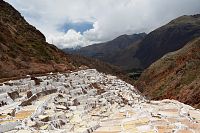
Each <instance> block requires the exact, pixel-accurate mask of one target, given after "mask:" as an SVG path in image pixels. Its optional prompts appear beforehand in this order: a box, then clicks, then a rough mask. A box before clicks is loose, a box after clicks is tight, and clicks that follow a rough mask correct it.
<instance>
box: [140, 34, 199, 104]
mask: <svg viewBox="0 0 200 133" xmlns="http://www.w3.org/2000/svg"><path fill="white" fill-rule="evenodd" d="M136 86H137V88H138V89H139V90H140V91H141V92H142V93H143V94H144V95H146V96H147V97H149V98H150V99H156V100H158V99H164V98H169V99H176V100H179V101H181V102H183V103H187V104H190V105H192V106H194V107H197V108H200V37H199V38H197V39H195V40H193V41H191V42H189V43H187V44H186V45H185V46H184V47H183V48H182V49H180V50H178V51H175V52H171V53H168V54H167V55H165V56H163V57H162V58H161V59H159V60H158V61H156V62H155V63H153V64H152V65H151V66H150V67H149V68H147V69H146V70H145V71H144V72H143V73H142V75H141V77H140V78H139V80H138V81H137V83H136Z"/></svg>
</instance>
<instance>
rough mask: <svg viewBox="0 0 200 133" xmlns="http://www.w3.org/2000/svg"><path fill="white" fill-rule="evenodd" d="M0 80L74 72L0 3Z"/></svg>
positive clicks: (60, 54)
mask: <svg viewBox="0 0 200 133" xmlns="http://www.w3.org/2000/svg"><path fill="white" fill-rule="evenodd" d="M0 9H1V10H0V78H6V77H13V76H19V75H25V74H28V73H29V74H32V73H45V72H49V71H65V70H68V69H74V66H73V65H72V64H71V63H70V62H69V61H68V57H67V56H65V54H64V53H63V52H61V51H60V50H58V49H57V48H56V47H55V46H53V45H51V44H48V43H46V40H45V37H44V35H43V34H42V33H41V32H40V31H38V30H37V29H36V28H35V27H33V26H31V25H29V24H28V23H27V22H26V21H25V19H24V18H23V17H22V16H21V15H20V13H19V12H18V11H17V10H15V9H14V8H13V7H12V6H11V5H9V4H8V3H6V2H4V1H3V0H1V1H0Z"/></svg>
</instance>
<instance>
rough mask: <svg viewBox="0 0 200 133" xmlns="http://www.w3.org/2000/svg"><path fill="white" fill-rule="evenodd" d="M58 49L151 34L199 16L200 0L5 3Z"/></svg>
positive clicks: (27, 0) (11, 0)
mask: <svg viewBox="0 0 200 133" xmlns="http://www.w3.org/2000/svg"><path fill="white" fill-rule="evenodd" d="M5 1H7V2H8V3H10V4H11V5H13V6H14V7H15V8H16V9H17V10H18V11H19V12H20V13H21V14H22V16H24V17H25V19H26V20H27V21H28V22H29V23H30V24H32V25H34V26H35V27H36V28H37V29H39V30H40V31H41V32H42V33H43V34H44V35H45V36H46V39H47V41H48V42H49V43H53V44H54V45H56V46H57V47H59V48H61V49H62V48H75V47H77V46H81V47H83V46H87V45H91V44H94V43H100V42H105V41H109V40H112V39H114V38H116V37H118V36H120V35H122V34H134V33H142V32H146V33H149V32H151V31H152V30H154V29H156V28H158V27H160V26H162V25H164V24H167V23H168V22H169V21H170V20H172V19H174V18H177V17H179V16H182V15H193V14H198V13H200V0H5Z"/></svg>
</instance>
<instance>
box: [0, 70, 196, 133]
mask: <svg viewBox="0 0 200 133" xmlns="http://www.w3.org/2000/svg"><path fill="white" fill-rule="evenodd" d="M0 114H1V115H0V131H1V132H9V133H13V132H16V133H19V132H27V133H29V132H52V133H54V132H58V133H61V132H67V133H92V132H93V133H118V132H123V133H135V132H136V133H141V132H155V133H156V132H159V133H166V132H170V133H171V132H177V133H184V132H187V133H194V132H196V133H198V132H199V130H200V111H199V110H197V109H194V108H192V107H190V106H188V105H185V104H182V103H180V102H177V101H174V100H162V101H148V100H146V99H145V98H144V97H142V96H141V95H140V94H139V93H138V92H137V90H136V89H135V88H134V87H133V86H131V85H130V84H127V83H126V82H124V81H122V80H120V79H118V78H117V77H114V76H111V75H106V74H103V73H99V72H98V71H96V70H95V69H86V70H81V71H77V72H72V73H64V74H59V73H58V74H55V75H51V74H49V75H46V76H42V77H32V78H26V79H20V80H14V81H9V82H4V83H3V84H1V86H0Z"/></svg>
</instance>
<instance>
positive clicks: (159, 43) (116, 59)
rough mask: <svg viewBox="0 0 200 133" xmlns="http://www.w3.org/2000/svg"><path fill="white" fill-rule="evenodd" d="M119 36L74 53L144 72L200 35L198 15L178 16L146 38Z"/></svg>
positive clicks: (141, 36)
mask: <svg viewBox="0 0 200 133" xmlns="http://www.w3.org/2000/svg"><path fill="white" fill-rule="evenodd" d="M135 36H137V37H136V39H133V40H130V41H127V40H129V39H127V38H129V36H121V37H118V38H116V39H114V40H112V41H110V42H107V43H102V44H94V45H90V46H88V47H84V48H81V49H80V50H77V51H75V52H74V53H76V54H80V55H84V56H89V57H93V58H98V59H100V60H102V61H106V62H108V63H111V64H113V65H116V66H120V67H121V68H123V69H125V70H130V69H145V68H147V67H148V66H150V65H151V64H152V63H153V62H155V61H156V60H158V59H160V58H161V57H162V56H163V55H165V54H166V53H168V52H173V51H176V50H178V49H180V48H182V47H183V46H184V45H185V44H186V43H187V42H189V41H190V40H192V39H194V38H196V37H199V36H200V15H199V14H198V15H191V16H186V15H185V16H181V17H179V18H177V19H174V20H172V21H171V22H169V23H168V24H166V25H164V26H162V27H160V28H158V29H156V30H154V31H152V32H150V33H149V34H148V35H145V34H139V35H133V36H132V37H133V38H134V37H135Z"/></svg>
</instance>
